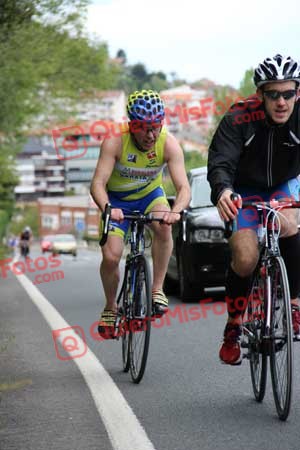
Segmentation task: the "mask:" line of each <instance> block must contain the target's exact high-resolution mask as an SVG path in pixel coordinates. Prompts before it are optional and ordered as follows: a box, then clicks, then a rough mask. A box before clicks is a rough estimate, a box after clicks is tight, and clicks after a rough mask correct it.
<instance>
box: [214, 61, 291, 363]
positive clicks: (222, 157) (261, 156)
mask: <svg viewBox="0 0 300 450" xmlns="http://www.w3.org/2000/svg"><path fill="white" fill-rule="evenodd" d="M254 82H255V85H256V87H257V91H256V96H252V98H249V99H246V100H245V101H244V102H239V103H237V104H235V105H233V106H232V107H231V108H230V109H229V111H228V112H227V113H226V114H225V116H224V118H223V119H222V121H221V122H220V124H219V126H218V128H217V130H216V132H215V134H214V137H213V139H212V142H211V145H210V148H209V155H208V180H209V182H210V185H211V189H212V201H213V203H214V204H215V205H216V206H217V208H218V211H219V214H220V216H221V217H222V218H223V219H224V220H225V221H228V220H231V219H233V218H235V217H237V232H235V233H234V234H233V236H232V237H231V238H230V241H229V243H230V247H231V251H232V262H231V265H230V267H229V269H228V273H227V283H226V289H227V291H226V294H227V295H226V302H227V310H228V321H227V324H226V327H225V330H224V342H223V344H222V347H221V349H220V354H219V356H220V359H221V360H222V361H223V362H224V363H227V364H232V365H235V364H240V362H241V350H240V342H239V341H240V334H241V321H242V314H243V312H244V311H245V309H246V304H247V301H246V299H245V298H246V296H247V295H248V293H249V289H250V286H251V276H252V273H253V270H254V268H255V266H256V264H257V261H258V246H257V234H256V230H257V225H258V218H257V217H254V216H253V211H247V210H243V211H240V213H238V210H237V208H236V207H235V205H234V204H233V202H232V200H231V194H232V192H237V193H238V194H240V204H241V202H242V199H246V198H247V200H249V201H251V200H252V201H262V200H265V201H267V200H270V199H272V198H276V199H286V198H289V199H291V198H293V199H295V200H298V199H299V181H298V178H297V176H298V174H299V173H300V99H299V98H297V95H299V84H300V66H299V64H298V63H297V62H296V61H294V60H293V59H292V58H291V57H290V56H288V57H284V56H281V55H276V56H274V57H272V58H266V59H265V60H264V61H263V62H262V63H261V64H259V66H258V67H257V68H256V69H255V71H254ZM280 236H281V237H280V239H279V242H280V251H281V255H282V257H283V258H284V261H285V264H286V267H287V273H288V278H289V284H290V293H291V304H292V318H293V328H294V333H295V336H296V337H298V338H300V311H299V300H298V298H297V297H298V294H299V293H300V270H299V263H297V261H299V260H300V236H299V233H298V228H297V210H292V209H287V210H284V211H282V212H281V235H280ZM244 300H245V301H244Z"/></svg>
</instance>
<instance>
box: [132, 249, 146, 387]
mask: <svg viewBox="0 0 300 450" xmlns="http://www.w3.org/2000/svg"><path fill="white" fill-rule="evenodd" d="M135 264H136V267H135V280H134V295H133V302H132V314H133V319H132V320H131V321H130V323H129V328H130V330H129V355H130V358H129V359H130V373H131V377H132V380H133V381H134V383H139V382H140V381H141V379H142V378H143V375H144V372H145V368H146V363H147V358H148V351H149V342H150V331H151V315H152V307H151V305H152V300H151V276H150V268H149V263H148V260H147V259H146V257H145V256H144V255H140V256H139V257H138V258H136V260H135Z"/></svg>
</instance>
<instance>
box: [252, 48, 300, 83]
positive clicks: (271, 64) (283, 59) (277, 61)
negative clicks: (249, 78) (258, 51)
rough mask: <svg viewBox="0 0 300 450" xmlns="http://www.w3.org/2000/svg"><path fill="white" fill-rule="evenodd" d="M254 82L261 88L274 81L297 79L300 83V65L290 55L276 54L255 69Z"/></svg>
mask: <svg viewBox="0 0 300 450" xmlns="http://www.w3.org/2000/svg"><path fill="white" fill-rule="evenodd" d="M253 80H254V83H255V85H256V86H257V87H258V88H259V87H260V86H262V85H263V84H266V83H270V82H272V81H296V83H297V86H299V84H300V65H299V63H298V62H297V61H295V60H294V59H292V58H291V57H290V56H282V55H279V54H278V55H275V56H273V57H272V58H266V59H265V60H264V61H263V62H262V63H261V64H259V66H258V67H257V68H256V69H255V70H254V78H253Z"/></svg>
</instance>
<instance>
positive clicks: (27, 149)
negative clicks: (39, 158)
mask: <svg viewBox="0 0 300 450" xmlns="http://www.w3.org/2000/svg"><path fill="white" fill-rule="evenodd" d="M42 152H46V153H53V146H52V145H45V144H43V143H42V141H41V139H39V138H38V137H30V138H29V139H28V140H27V142H26V143H25V144H24V146H23V148H22V150H21V152H20V153H19V155H20V156H22V155H23V156H24V155H39V154H41V153H42Z"/></svg>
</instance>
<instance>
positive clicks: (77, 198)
mask: <svg viewBox="0 0 300 450" xmlns="http://www.w3.org/2000/svg"><path fill="white" fill-rule="evenodd" d="M38 202H39V204H40V205H45V206H46V205H57V206H65V207H69V208H70V207H73V208H74V207H78V208H90V207H91V200H90V197H89V196H88V195H72V196H66V197H41V198H38Z"/></svg>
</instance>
